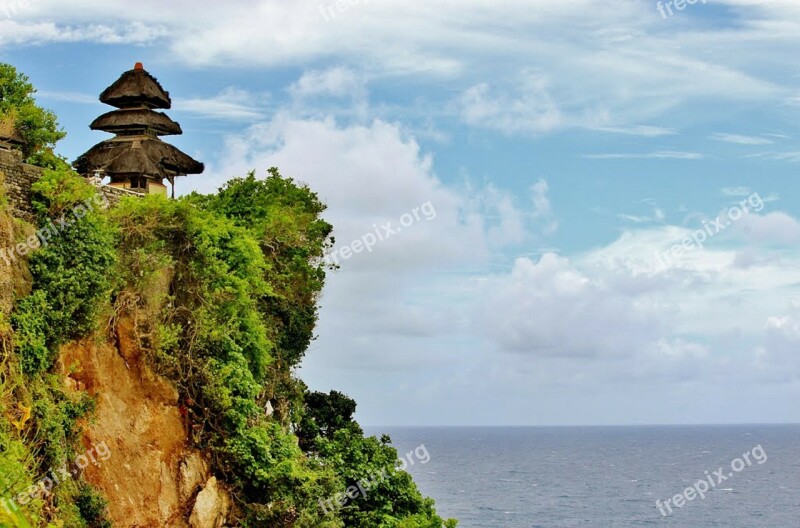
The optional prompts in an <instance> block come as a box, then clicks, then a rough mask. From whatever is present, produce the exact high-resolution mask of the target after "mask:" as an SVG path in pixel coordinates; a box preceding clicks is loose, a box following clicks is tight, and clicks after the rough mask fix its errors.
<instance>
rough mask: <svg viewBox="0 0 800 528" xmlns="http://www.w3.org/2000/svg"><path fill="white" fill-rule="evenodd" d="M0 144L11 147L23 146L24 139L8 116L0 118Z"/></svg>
mask: <svg viewBox="0 0 800 528" xmlns="http://www.w3.org/2000/svg"><path fill="white" fill-rule="evenodd" d="M0 142H4V143H10V144H12V145H24V144H25V138H23V137H22V135H21V134H20V133H19V130H17V127H16V124H15V123H14V119H12V118H11V117H9V116H5V117H3V116H0Z"/></svg>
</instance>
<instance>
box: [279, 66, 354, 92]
mask: <svg viewBox="0 0 800 528" xmlns="http://www.w3.org/2000/svg"><path fill="white" fill-rule="evenodd" d="M364 91H365V88H364V79H362V78H361V77H360V76H359V75H358V74H356V73H355V72H354V71H353V70H351V69H348V68H343V67H337V68H330V69H327V70H313V71H308V72H305V73H304V74H303V76H302V77H300V79H299V80H298V81H297V82H295V83H293V84H292V85H291V86H290V87H289V92H290V93H291V94H292V96H294V97H298V98H300V97H308V96H313V95H331V96H336V97H345V96H346V97H354V98H356V97H358V98H360V97H363V96H364Z"/></svg>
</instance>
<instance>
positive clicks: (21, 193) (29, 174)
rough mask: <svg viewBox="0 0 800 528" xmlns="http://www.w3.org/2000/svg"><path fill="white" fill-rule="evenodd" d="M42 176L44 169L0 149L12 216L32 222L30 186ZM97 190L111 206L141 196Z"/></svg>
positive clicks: (112, 189) (0, 165) (0, 166)
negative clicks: (128, 197)
mask: <svg viewBox="0 0 800 528" xmlns="http://www.w3.org/2000/svg"><path fill="white" fill-rule="evenodd" d="M42 174H44V169H42V168H40V167H34V166H33V165H28V164H26V163H23V162H22V153H21V152H19V151H17V150H4V149H2V148H0V184H2V185H3V186H4V187H5V194H6V197H7V199H8V203H9V207H10V209H11V214H12V215H14V216H16V217H18V218H21V219H23V220H26V221H28V222H33V221H34V216H33V208H32V207H31V186H32V185H33V183H34V182H35V181H37V180H38V179H39V178H41V177H42ZM3 176H4V178H3ZM2 180H4V181H2ZM99 190H100V192H101V193H103V195H104V196H105V197H106V199H107V200H108V202H109V203H110V204H111V205H116V204H118V203H119V201H120V200H121V199H122V198H123V197H125V196H136V197H139V198H141V196H142V195H140V194H137V193H135V192H131V191H127V190H125V189H118V188H115V187H110V186H108V185H102V186H99Z"/></svg>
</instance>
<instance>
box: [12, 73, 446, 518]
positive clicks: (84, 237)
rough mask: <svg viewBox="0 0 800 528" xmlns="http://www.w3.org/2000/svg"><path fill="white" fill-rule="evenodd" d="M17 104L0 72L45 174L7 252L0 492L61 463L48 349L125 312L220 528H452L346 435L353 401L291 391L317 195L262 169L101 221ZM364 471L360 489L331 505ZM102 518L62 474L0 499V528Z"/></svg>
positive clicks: (72, 446) (318, 287)
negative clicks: (33, 239)
mask: <svg viewBox="0 0 800 528" xmlns="http://www.w3.org/2000/svg"><path fill="white" fill-rule="evenodd" d="M33 93H34V90H33V88H32V86H31V85H30V83H29V82H28V80H27V78H25V77H24V76H22V75H19V74H17V72H16V70H14V69H13V68H11V67H10V66H7V65H0V120H2V119H3V117H6V118H7V117H9V116H12V117H13V118H14V119H15V120H17V121H16V124H17V126H18V127H19V129H20V131H21V132H22V133H23V136H24V137H25V139H26V145H25V156H26V158H27V159H28V160H29V161H33V162H36V163H39V164H41V165H45V166H47V165H49V166H52V167H56V169H54V170H49V171H47V172H46V173H45V175H44V177H43V178H42V179H41V180H40V181H39V182H37V183H36V184H35V185H34V189H33V192H34V195H33V204H34V207H35V210H36V214H37V223H38V225H37V226H35V229H38V233H39V238H40V239H41V240H42V241H44V242H45V243H44V244H42V247H40V248H38V249H35V250H34V251H32V252H31V253H30V254H29V255H27V256H26V257H25V259H24V260H25V264H26V266H27V268H29V270H30V278H31V280H32V285H31V288H30V290H31V291H30V293H29V294H26V295H24V296H22V298H19V299H16V302H15V304H14V308H13V311H12V312H11V313H8V314H6V313H2V312H0V347H2V348H0V353H2V355H0V474H2V475H3V476H4V478H3V479H0V486H2V487H3V489H0V491H2V492H4V493H3V494H0V496H2V495H4V494H5V492H6V491H8V492H9V493H19V492H20V491H21V490H24V489H26V488H27V487H28V486H30V485H31V484H32V483H34V482H35V481H36V480H37V478H38V477H37V476H41V475H43V474H46V473H47V471H49V470H50V469H51V468H54V467H61V466H62V465H63V464H65V463H67V462H68V461H70V460H72V459H74V456H75V450H76V449H77V445H76V440H77V436H78V433H79V428H80V426H79V420H80V419H81V418H83V417H88V416H91V413H92V411H93V408H94V401H93V400H92V399H91V398H89V397H88V395H87V394H86V393H82V392H77V391H72V390H70V391H67V390H66V389H65V387H64V386H63V378H62V374H61V373H60V372H59V368H58V367H57V359H58V357H59V353H60V349H61V346H62V345H64V344H65V343H68V342H70V341H72V340H75V339H82V338H87V337H90V336H94V337H95V338H97V339H106V338H111V339H114V338H116V339H118V338H119V335H118V329H119V327H120V326H121V323H122V322H123V321H124V320H126V319H128V320H132V321H135V324H134V325H133V330H132V331H133V333H134V336H133V337H134V338H135V339H136V340H137V341H138V345H139V348H140V349H141V350H142V351H143V352H144V357H145V360H146V361H148V362H149V363H150V365H151V366H152V367H153V368H154V369H155V370H156V371H157V372H158V373H159V374H161V375H163V376H165V377H166V378H168V379H170V380H172V381H173V382H174V383H175V385H176V386H177V388H178V391H179V394H180V399H181V406H182V407H183V408H184V409H187V413H188V415H187V421H188V424H189V430H190V441H191V442H192V443H193V444H194V446H195V447H197V448H199V449H201V450H202V451H203V452H204V453H206V454H207V455H208V458H209V459H210V461H211V462H212V466H213V470H214V472H215V473H216V475H217V477H219V478H220V479H221V480H222V481H223V482H224V486H225V487H226V488H228V489H229V490H230V491H231V495H232V497H233V498H234V501H235V508H234V512H233V516H234V518H233V519H231V520H230V523H229V524H230V525H233V526H242V527H245V528H257V527H287V528H288V527H299V528H306V527H308V528H312V527H313V528H320V527H321V528H344V527H357V528H445V527H446V528H450V527H452V526H455V521H447V522H445V521H444V520H443V519H441V518H440V517H439V516H438V515H436V512H435V511H434V508H433V502H432V501H431V500H430V499H426V498H424V497H423V496H422V495H421V494H420V492H419V491H418V489H417V487H416V486H415V485H414V483H413V482H412V480H411V477H410V476H409V475H408V474H407V473H405V472H403V471H398V470H397V469H396V468H395V464H396V462H397V459H398V456H397V452H396V451H395V449H393V448H392V447H391V445H390V441H389V439H388V437H384V438H381V439H377V438H374V437H372V438H367V437H365V436H364V433H363V431H362V430H361V428H360V427H359V426H358V424H357V423H356V422H355V421H354V420H353V415H354V414H355V410H356V404H355V402H354V401H353V400H351V399H350V398H348V397H347V396H345V395H344V394H341V393H339V392H335V391H334V392H331V393H330V394H321V393H309V391H308V390H307V387H306V385H305V384H304V383H303V382H302V381H301V380H299V379H297V378H296V376H295V368H296V367H297V366H298V365H299V363H300V361H301V360H302V358H303V356H304V354H305V352H306V350H307V348H308V346H309V344H310V343H311V341H312V340H313V339H314V329H315V326H316V323H317V316H318V298H319V295H320V292H321V291H322V288H323V286H324V283H325V276H326V271H327V269H326V265H325V263H324V260H323V257H324V255H325V253H326V252H327V251H328V250H329V249H330V248H331V246H332V244H333V239H332V238H331V233H332V226H331V225H330V224H328V223H327V222H325V221H324V220H323V219H322V217H321V215H322V214H323V212H324V211H325V205H324V204H323V203H322V202H321V201H320V200H319V198H318V197H317V195H316V194H315V193H313V192H312V191H311V190H310V189H309V188H308V187H306V186H304V185H300V184H297V183H296V182H294V181H293V180H292V179H290V178H284V177H282V176H281V175H280V174H279V173H278V171H277V169H270V171H269V174H268V176H267V177H266V178H265V179H259V178H257V177H256V176H255V174H252V173H251V174H249V175H247V176H246V177H244V178H239V179H235V180H233V181H231V182H229V183H228V184H227V185H226V186H225V187H223V188H222V189H221V190H220V191H219V193H217V194H214V195H207V196H204V195H196V194H195V195H191V196H188V197H186V198H183V199H180V200H168V199H166V198H163V197H156V196H149V197H146V198H144V199H136V198H128V199H125V200H123V201H122V203H121V204H119V206H117V207H114V208H112V209H108V210H107V209H105V208H103V207H100V205H101V204H100V201H99V200H98V196H97V194H96V190H95V189H94V188H93V187H91V186H89V185H87V184H86V183H85V182H84V181H83V180H82V179H81V178H80V177H78V176H77V175H76V174H74V173H73V172H72V171H70V170H69V169H66V168H65V167H63V165H61V164H60V162H59V160H58V158H56V157H55V156H54V155H53V154H52V145H53V144H54V143H55V141H57V140H58V139H59V138H60V137H61V135H62V133H61V132H60V131H59V130H58V128H57V124H56V121H55V117H54V116H52V114H50V113H48V112H46V111H44V110H41V109H39V108H38V107H36V105H35V102H34V101H33V98H32V94H33ZM0 194H1V193H0ZM0 203H1V202H0ZM2 214H4V213H3V212H2V211H0V215H2ZM29 229H30V228H29ZM6 269H8V268H5V269H4V270H2V271H0V272H3V273H4V272H6ZM106 329H108V330H110V334H111V335H106V332H104V331H103V332H101V330H106ZM376 474H377V475H381V478H380V479H379V480H378V481H377V482H376V483H375V485H374V487H372V488H371V490H370V492H369V494H367V495H366V496H363V497H359V498H355V499H352V498H351V499H346V500H340V499H338V497H340V496H341V495H342V493H343V492H345V490H347V489H348V487H349V486H352V485H353V484H354V483H356V482H358V481H360V480H363V479H365V478H368V477H370V476H371V475H376ZM10 476H13V478H5V477H10ZM6 488H7V489H6ZM105 511H106V503H105V500H104V499H103V497H102V496H101V495H100V494H99V493H98V492H97V491H95V490H93V489H92V488H91V487H89V486H88V485H87V484H86V483H85V482H82V481H81V480H80V479H78V480H76V481H69V482H66V483H63V484H62V485H59V486H58V487H57V488H56V489H55V490H54V494H53V495H50V496H48V497H46V498H41V499H36V500H34V501H32V502H30V503H29V504H26V505H24V507H23V508H22V510H20V512H18V513H14V514H13V515H9V514H7V513H6V512H4V510H3V508H2V505H0V527H6V526H10V527H13V528H20V527H21V528H27V526H28V524H27V523H28V522H30V524H31V525H33V526H37V527H48V528H50V527H56V526H63V527H70V528H73V527H74V528H105V527H107V526H110V524H109V523H108V521H107V520H106V518H105V517H106V513H105ZM23 514H24V517H23ZM26 518H27V520H26Z"/></svg>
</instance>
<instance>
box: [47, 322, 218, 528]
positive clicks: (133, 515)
mask: <svg viewBox="0 0 800 528" xmlns="http://www.w3.org/2000/svg"><path fill="white" fill-rule="evenodd" d="M114 334H115V335H116V339H115V341H116V343H114V342H112V341H114V340H110V339H107V338H105V337H104V336H103V337H100V336H96V337H94V338H92V339H87V340H83V341H80V342H74V343H71V344H69V345H66V346H64V347H63V348H62V354H61V360H60V363H61V372H62V374H63V376H64V382H65V385H66V386H67V388H68V389H69V390H73V391H78V390H86V391H88V392H89V394H90V395H92V396H93V397H94V398H95V400H96V403H97V408H96V412H95V413H94V414H93V415H92V416H91V417H90V418H89V419H88V420H87V421H86V423H85V424H84V431H83V435H82V442H83V444H84V446H85V447H86V448H87V450H88V449H89V448H90V447H91V446H93V445H99V444H100V443H101V442H105V444H106V445H107V446H108V448H109V450H110V452H111V456H110V457H109V458H108V459H107V460H106V461H103V462H102V464H98V465H90V466H89V467H88V468H86V470H85V471H84V474H83V476H84V478H85V480H86V481H88V482H89V483H90V484H92V485H93V486H95V487H97V488H98V490H99V491H101V492H102V493H103V494H104V495H105V497H106V498H107V499H108V506H109V516H110V520H111V521H112V522H113V524H114V526H115V527H122V528H134V527H136V528H145V527H153V528H155V527H168V528H186V527H191V528H220V527H222V526H225V521H226V517H227V515H228V513H229V511H230V507H231V500H230V497H229V494H228V492H227V491H226V490H225V488H224V486H223V485H222V484H221V483H219V482H218V481H217V480H216V478H214V476H213V475H211V474H210V471H209V467H208V464H207V462H206V461H205V460H204V458H203V455H202V453H200V452H198V451H196V450H193V449H192V448H191V447H189V436H188V435H189V431H188V430H187V429H188V423H187V422H186V419H185V417H184V416H183V415H182V413H181V408H180V407H179V402H178V393H177V391H176V390H175V388H174V387H173V385H172V384H171V383H169V382H168V381H167V380H166V379H164V378H162V377H161V376H159V375H157V374H156V373H154V372H153V371H152V370H151V369H150V368H149V367H148V366H147V364H146V361H145V360H144V357H143V354H142V351H141V349H140V348H139V346H138V344H137V340H136V339H135V338H134V334H133V322H132V320H131V319H130V318H123V319H121V320H120V321H119V322H118V323H117V328H116V331H115V332H114Z"/></svg>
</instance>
